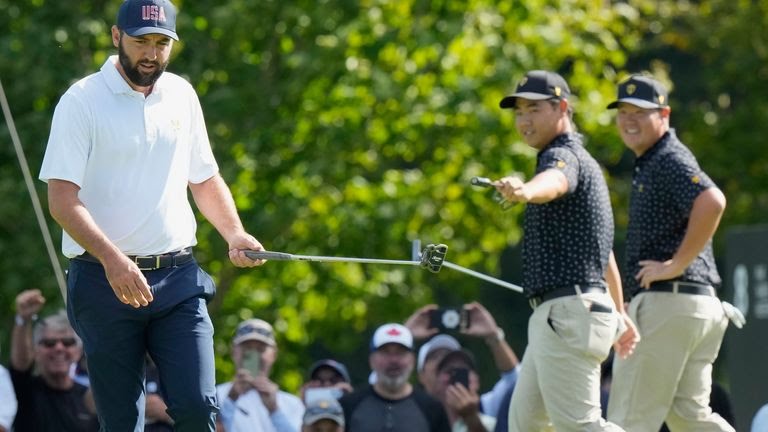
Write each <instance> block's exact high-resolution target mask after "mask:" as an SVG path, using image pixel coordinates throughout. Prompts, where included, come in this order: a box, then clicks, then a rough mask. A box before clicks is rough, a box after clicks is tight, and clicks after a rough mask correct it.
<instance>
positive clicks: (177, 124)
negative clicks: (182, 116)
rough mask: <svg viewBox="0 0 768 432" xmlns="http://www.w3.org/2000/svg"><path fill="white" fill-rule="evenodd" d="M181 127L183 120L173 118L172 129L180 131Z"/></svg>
mask: <svg viewBox="0 0 768 432" xmlns="http://www.w3.org/2000/svg"><path fill="white" fill-rule="evenodd" d="M180 129H181V120H179V119H171V130H172V131H174V132H178V131H179V130H180Z"/></svg>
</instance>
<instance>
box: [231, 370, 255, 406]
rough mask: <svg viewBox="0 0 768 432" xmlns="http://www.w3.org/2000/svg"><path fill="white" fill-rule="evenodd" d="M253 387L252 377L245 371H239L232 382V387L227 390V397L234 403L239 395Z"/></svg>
mask: <svg viewBox="0 0 768 432" xmlns="http://www.w3.org/2000/svg"><path fill="white" fill-rule="evenodd" d="M253 385H254V381H253V375H251V373H250V372H249V371H248V370H247V369H239V370H238V371H237V373H236V374H235V378H234V379H233V380H232V387H231V388H230V389H229V394H227V396H229V398H230V399H232V400H233V401H236V400H237V398H239V397H240V395H242V394H243V393H246V392H248V391H249V390H251V389H252V388H253Z"/></svg>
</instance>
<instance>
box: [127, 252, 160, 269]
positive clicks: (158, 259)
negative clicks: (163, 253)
mask: <svg viewBox="0 0 768 432" xmlns="http://www.w3.org/2000/svg"><path fill="white" fill-rule="evenodd" d="M152 258H154V259H155V266H154V267H142V266H141V265H139V260H146V259H152ZM133 262H134V263H135V264H136V265H137V266H138V267H139V270H157V269H159V268H160V255H155V256H151V255H150V256H137V257H136V258H134V260H133Z"/></svg>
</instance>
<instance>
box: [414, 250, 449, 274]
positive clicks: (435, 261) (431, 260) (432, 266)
mask: <svg viewBox="0 0 768 432" xmlns="http://www.w3.org/2000/svg"><path fill="white" fill-rule="evenodd" d="M446 252H448V246H446V245H444V244H438V245H435V244H428V245H427V247H425V248H424V250H423V251H422V252H421V267H423V268H425V269H427V270H429V271H431V272H432V273H437V272H439V271H440V269H441V268H442V267H443V261H445V254H446Z"/></svg>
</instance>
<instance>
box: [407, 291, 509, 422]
mask: <svg viewBox="0 0 768 432" xmlns="http://www.w3.org/2000/svg"><path fill="white" fill-rule="evenodd" d="M462 308H463V309H464V310H465V311H466V312H467V317H468V325H466V326H464V327H459V328H456V329H455V331H456V333H457V334H460V335H464V336H470V337H475V338H481V339H482V340H483V341H485V344H486V346H488V349H490V351H491V354H492V355H493V360H494V363H495V364H496V369H497V370H498V371H499V373H500V377H499V380H498V381H497V382H496V384H495V385H494V386H493V389H491V390H489V391H487V392H485V393H483V394H482V395H481V396H480V410H481V411H482V413H484V414H487V415H489V416H491V417H498V413H499V410H500V409H506V407H504V408H501V402H502V400H503V399H504V396H505V395H507V394H508V393H509V392H510V391H512V389H513V388H514V387H515V384H516V383H517V376H518V373H519V370H520V368H519V365H520V363H519V361H518V360H517V356H516V355H515V352H514V351H513V350H512V347H510V346H509V344H508V343H507V341H506V339H505V336H504V331H503V330H502V329H501V327H499V326H498V325H497V324H496V320H495V319H494V318H493V315H491V313H490V312H488V310H487V309H486V308H485V307H484V306H483V305H481V304H480V303H477V302H472V303H467V304H465V305H463V306H462ZM436 310H438V306H437V305H434V304H430V305H426V306H424V307H422V308H420V309H418V310H417V311H416V312H414V313H413V314H412V315H411V316H410V317H409V318H408V320H407V321H406V323H405V325H406V326H407V327H408V329H410V330H411V332H412V333H413V335H414V338H416V339H424V338H429V337H431V339H429V340H428V341H427V342H426V343H425V344H424V345H422V346H421V348H420V349H419V355H418V361H417V363H416V371H417V374H418V378H419V382H420V383H421V385H422V386H424V390H425V391H426V392H427V393H428V394H429V395H431V396H434V397H437V389H436V381H437V365H438V364H439V363H440V361H441V360H442V359H443V357H445V355H446V354H448V353H449V352H451V351H455V350H459V349H461V348H462V346H461V344H460V343H459V341H458V340H457V339H456V338H455V337H453V336H451V335H449V334H445V333H439V334H438V331H440V329H438V328H436V327H432V326H431V323H432V320H431V319H430V315H431V314H433V313H434V311H436Z"/></svg>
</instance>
